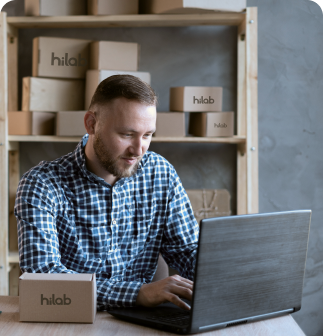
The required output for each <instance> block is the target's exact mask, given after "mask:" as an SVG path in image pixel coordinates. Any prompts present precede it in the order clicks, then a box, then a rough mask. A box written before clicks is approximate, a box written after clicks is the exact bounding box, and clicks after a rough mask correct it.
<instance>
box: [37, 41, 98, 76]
mask: <svg viewBox="0 0 323 336" xmlns="http://www.w3.org/2000/svg"><path fill="white" fill-rule="evenodd" d="M90 43H91V41H90V40H80V39H70V38H59V37H42V36H41V37H35V38H34V40H33V77H50V78H76V79H77V78H85V75H86V71H87V70H88V69H89V67H90Z"/></svg>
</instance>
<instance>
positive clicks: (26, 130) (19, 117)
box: [8, 111, 56, 135]
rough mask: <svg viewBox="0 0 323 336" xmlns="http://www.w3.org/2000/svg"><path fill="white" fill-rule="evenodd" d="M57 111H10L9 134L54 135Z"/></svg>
mask: <svg viewBox="0 0 323 336" xmlns="http://www.w3.org/2000/svg"><path fill="white" fill-rule="evenodd" d="M55 119H56V113H55V112H35V111H13V112H8V134H9V135H54V134H55Z"/></svg>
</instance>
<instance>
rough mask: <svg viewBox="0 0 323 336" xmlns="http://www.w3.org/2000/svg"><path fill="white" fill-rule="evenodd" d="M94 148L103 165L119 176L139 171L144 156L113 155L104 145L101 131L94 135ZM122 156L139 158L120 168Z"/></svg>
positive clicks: (109, 171) (108, 170)
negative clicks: (131, 163)
mask: <svg viewBox="0 0 323 336" xmlns="http://www.w3.org/2000/svg"><path fill="white" fill-rule="evenodd" d="M93 149H94V152H95V154H96V156H97V158H98V160H99V162H100V165H101V167H102V168H104V169H105V170H106V171H107V172H108V173H110V174H112V175H113V176H116V177H117V178H123V177H130V176H132V175H133V174H134V173H135V172H136V171H137V169H138V166H139V163H140V160H141V159H142V156H139V157H137V156H134V155H131V154H128V155H120V156H118V157H116V158H114V157H113V155H112V154H111V153H110V152H109V151H108V150H107V149H106V147H105V146H104V144H103V141H102V138H101V134H100V133H96V134H95V136H94V141H93ZM122 158H129V159H130V158H131V159H133V158H137V162H136V163H135V164H133V165H131V166H130V167H128V168H120V167H118V161H121V160H122Z"/></svg>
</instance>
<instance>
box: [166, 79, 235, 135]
mask: <svg viewBox="0 0 323 336" xmlns="http://www.w3.org/2000/svg"><path fill="white" fill-rule="evenodd" d="M222 95H223V89H222V87H202V86H186V87H174V88H171V89H170V110H171V111H182V112H191V113H190V122H189V133H190V134H192V135H195V136H201V137H215V136H233V132H234V127H233V123H234V113H233V112H222ZM196 112H198V113H196Z"/></svg>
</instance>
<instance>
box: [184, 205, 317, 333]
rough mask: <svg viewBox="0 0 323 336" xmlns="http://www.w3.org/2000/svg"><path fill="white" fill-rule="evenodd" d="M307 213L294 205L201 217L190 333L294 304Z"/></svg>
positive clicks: (298, 295) (299, 289) (304, 248)
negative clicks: (277, 209)
mask: <svg viewBox="0 0 323 336" xmlns="http://www.w3.org/2000/svg"><path fill="white" fill-rule="evenodd" d="M310 218H311V211H310V210H300V211H289V212H279V213H269V214H255V215H244V216H231V217H221V218H213V219H205V220H202V221H201V224H200V238H199V251H198V256H197V266H196V270H195V281H194V293H193V295H194V299H193V306H192V311H191V312H192V325H191V332H198V331H201V330H202V329H203V328H205V327H207V326H211V325H215V324H223V323H225V322H229V321H237V320H243V319H247V318H251V317H255V316H259V315H265V314H271V313H274V312H280V311H286V310H288V309H291V308H295V309H299V308H300V306H301V301H302V291H303V279H304V272H305V261H306V253H307V245H308V236H309V227H310Z"/></svg>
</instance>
